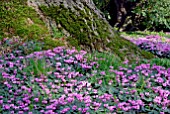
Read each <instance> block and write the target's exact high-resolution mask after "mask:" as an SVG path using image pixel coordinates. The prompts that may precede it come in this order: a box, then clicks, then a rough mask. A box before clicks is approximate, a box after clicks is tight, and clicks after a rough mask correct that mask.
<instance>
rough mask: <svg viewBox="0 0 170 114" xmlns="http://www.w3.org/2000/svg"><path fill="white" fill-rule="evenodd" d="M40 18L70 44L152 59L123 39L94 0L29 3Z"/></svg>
mask: <svg viewBox="0 0 170 114" xmlns="http://www.w3.org/2000/svg"><path fill="white" fill-rule="evenodd" d="M28 5H29V6H33V7H34V8H35V10H36V11H37V13H38V14H39V15H40V17H41V18H42V19H43V20H44V21H45V22H46V23H47V25H48V27H49V29H50V30H51V31H52V27H55V28H57V29H60V30H62V31H64V33H65V34H66V35H67V36H71V37H67V41H68V44H70V45H72V46H75V47H81V48H82V49H85V50H86V51H94V50H95V51H101V52H103V51H111V52H113V53H114V54H116V55H118V56H119V57H121V58H122V59H131V60H132V59H133V60H134V59H136V58H138V59H139V58H152V57H153V56H152V55H151V54H150V53H147V52H143V51H141V50H140V49H139V48H138V47H136V46H135V45H134V44H132V43H131V42H129V41H127V40H126V39H124V38H121V37H120V36H119V35H118V34H117V33H116V32H115V31H114V30H113V28H112V26H111V25H110V24H109V23H108V22H107V21H106V18H105V17H104V15H103V13H102V12H101V11H100V10H99V9H97V7H96V6H95V5H94V3H93V1H92V0H28Z"/></svg>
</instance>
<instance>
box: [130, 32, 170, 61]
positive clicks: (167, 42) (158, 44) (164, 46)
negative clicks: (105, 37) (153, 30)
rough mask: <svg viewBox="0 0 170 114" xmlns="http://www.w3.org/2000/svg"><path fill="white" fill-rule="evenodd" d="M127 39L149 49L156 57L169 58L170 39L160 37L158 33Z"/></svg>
mask: <svg viewBox="0 0 170 114" xmlns="http://www.w3.org/2000/svg"><path fill="white" fill-rule="evenodd" d="M129 40H130V41H131V42H133V43H134V44H136V45H137V46H139V47H140V48H141V49H144V50H146V51H149V52H151V53H153V54H155V55H157V56H158V57H163V58H170V39H162V38H161V37H160V36H158V35H156V36H155V35H150V36H146V37H145V38H139V39H129Z"/></svg>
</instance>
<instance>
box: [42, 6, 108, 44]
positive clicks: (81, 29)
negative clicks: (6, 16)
mask: <svg viewBox="0 0 170 114" xmlns="http://www.w3.org/2000/svg"><path fill="white" fill-rule="evenodd" d="M40 8H41V10H42V11H43V12H44V13H45V15H47V16H50V17H52V18H54V19H55V20H56V22H57V24H59V23H60V24H61V25H62V27H64V29H66V30H67V31H68V32H69V33H71V35H72V36H73V37H74V38H76V40H77V42H78V45H90V44H91V43H92V42H93V41H94V40H95V39H96V38H97V37H95V36H93V35H92V36H93V37H92V38H89V34H90V33H92V32H93V31H92V29H91V25H92V24H93V22H92V21H91V19H90V17H89V13H88V12H89V11H90V10H89V9H88V8H87V7H85V11H84V10H80V9H78V8H75V9H76V10H80V11H79V12H80V13H79V16H76V14H75V13H74V12H72V11H71V10H68V9H66V8H64V7H63V6H55V7H50V8H47V7H46V6H41V7H40ZM92 16H93V15H92ZM84 19H86V21H87V24H86V23H85V21H84ZM96 21H99V25H100V24H101V23H100V22H101V20H99V19H97V18H96V20H95V21H94V22H96ZM99 28H100V29H98V30H97V32H99V35H100V36H101V37H102V38H106V37H107V35H108V33H106V32H103V27H102V25H100V27H99ZM100 36H98V37H100ZM74 40H75V39H74ZM70 41H71V40H70ZM71 44H72V43H71Z"/></svg>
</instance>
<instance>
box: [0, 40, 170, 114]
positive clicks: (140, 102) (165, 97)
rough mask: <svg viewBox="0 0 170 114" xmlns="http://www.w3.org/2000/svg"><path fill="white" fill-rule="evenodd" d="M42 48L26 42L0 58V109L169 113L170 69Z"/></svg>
mask: <svg viewBox="0 0 170 114" xmlns="http://www.w3.org/2000/svg"><path fill="white" fill-rule="evenodd" d="M6 43H10V42H8V41H6ZM42 48H43V43H41V42H33V41H29V42H25V43H23V44H22V45H20V46H18V47H17V48H16V49H15V50H12V51H11V52H10V53H6V54H4V55H1V56H0V72H1V73H0V93H1V94H0V104H1V105H0V113H3V114H8V113H11V114H14V113H18V114H23V113H27V114H34V113H44V114H56V113H68V114H69V113H84V114H88V113H110V112H111V113H130V114H131V113H134V114H135V113H161V114H164V113H170V91H169V90H170V67H167V66H166V67H164V66H163V64H161V63H159V65H162V66H159V65H156V64H155V63H156V62H154V64H153V63H152V60H151V62H150V63H149V62H147V63H144V62H140V61H138V62H137V63H134V64H128V61H124V62H122V63H121V60H120V59H119V58H118V57H116V56H115V55H113V54H108V53H105V54H102V53H93V54H88V53H87V52H85V51H83V50H79V51H77V50H76V49H74V48H72V49H68V48H65V47H56V48H54V49H49V50H45V51H41V50H42ZM109 57H112V58H110V59H109ZM157 60H158V59H157ZM153 61H156V60H153ZM167 61H168V60H167Z"/></svg>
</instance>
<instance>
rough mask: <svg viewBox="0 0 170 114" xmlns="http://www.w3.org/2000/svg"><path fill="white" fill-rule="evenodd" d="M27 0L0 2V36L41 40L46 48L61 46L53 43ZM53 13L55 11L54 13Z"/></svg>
mask: <svg viewBox="0 0 170 114" xmlns="http://www.w3.org/2000/svg"><path fill="white" fill-rule="evenodd" d="M26 2H27V0H9V1H1V2H0V21H1V22H0V36H1V37H2V38H3V37H12V36H20V37H21V38H24V39H31V40H37V39H38V40H41V39H45V40H44V42H45V44H46V47H49V48H51V47H54V46H58V45H61V42H59V41H53V39H51V34H50V33H49V30H48V28H47V27H46V25H45V23H44V22H43V21H42V20H41V19H40V17H39V15H38V14H37V13H36V11H35V10H34V9H33V8H32V7H29V6H27V3H26ZM54 12H55V11H54Z"/></svg>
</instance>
